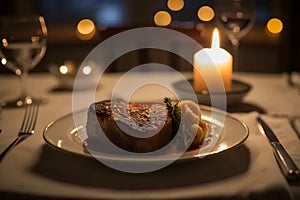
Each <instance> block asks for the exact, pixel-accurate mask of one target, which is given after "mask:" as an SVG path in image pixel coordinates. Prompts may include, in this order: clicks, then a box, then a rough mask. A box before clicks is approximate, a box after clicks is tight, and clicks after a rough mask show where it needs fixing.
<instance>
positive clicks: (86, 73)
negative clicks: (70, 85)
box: [82, 66, 92, 75]
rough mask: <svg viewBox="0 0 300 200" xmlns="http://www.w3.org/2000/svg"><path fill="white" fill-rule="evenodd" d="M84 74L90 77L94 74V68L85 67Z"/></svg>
mask: <svg viewBox="0 0 300 200" xmlns="http://www.w3.org/2000/svg"><path fill="white" fill-rule="evenodd" d="M82 72H83V73H84V74H85V75H89V74H90V73H91V72H92V68H91V67H90V66H85V67H83V69H82Z"/></svg>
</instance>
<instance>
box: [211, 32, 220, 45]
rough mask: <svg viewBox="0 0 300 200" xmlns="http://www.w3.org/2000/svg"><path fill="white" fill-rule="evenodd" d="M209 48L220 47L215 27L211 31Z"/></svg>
mask: <svg viewBox="0 0 300 200" xmlns="http://www.w3.org/2000/svg"><path fill="white" fill-rule="evenodd" d="M211 48H212V49H217V48H220V36H219V31H218V29H217V28H215V29H214V32H213V36H212V42H211Z"/></svg>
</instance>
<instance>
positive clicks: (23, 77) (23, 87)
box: [19, 70, 28, 99]
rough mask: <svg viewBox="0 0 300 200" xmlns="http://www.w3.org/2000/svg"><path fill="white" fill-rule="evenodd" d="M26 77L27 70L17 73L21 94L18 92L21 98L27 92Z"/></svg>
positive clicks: (25, 95)
mask: <svg viewBox="0 0 300 200" xmlns="http://www.w3.org/2000/svg"><path fill="white" fill-rule="evenodd" d="M27 77H28V71H27V70H25V71H22V72H21V74H20V75H19V78H20V81H19V83H20V88H21V94H20V98H21V99H25V98H26V97H27V92H26V89H27V88H26V85H27V83H26V80H27Z"/></svg>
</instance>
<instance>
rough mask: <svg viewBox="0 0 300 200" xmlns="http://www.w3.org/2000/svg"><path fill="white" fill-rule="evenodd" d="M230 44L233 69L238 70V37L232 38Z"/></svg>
mask: <svg viewBox="0 0 300 200" xmlns="http://www.w3.org/2000/svg"><path fill="white" fill-rule="evenodd" d="M231 44H232V47H233V51H232V53H233V71H235V72H238V71H239V46H240V41H239V39H236V38H234V39H232V40H231Z"/></svg>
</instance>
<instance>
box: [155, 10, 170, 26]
mask: <svg viewBox="0 0 300 200" xmlns="http://www.w3.org/2000/svg"><path fill="white" fill-rule="evenodd" d="M171 20H172V19H171V15H170V14H169V13H168V12H167V11H158V12H157V13H156V14H155V15H154V23H155V24H156V25H157V26H168V25H169V24H170V23H171Z"/></svg>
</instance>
